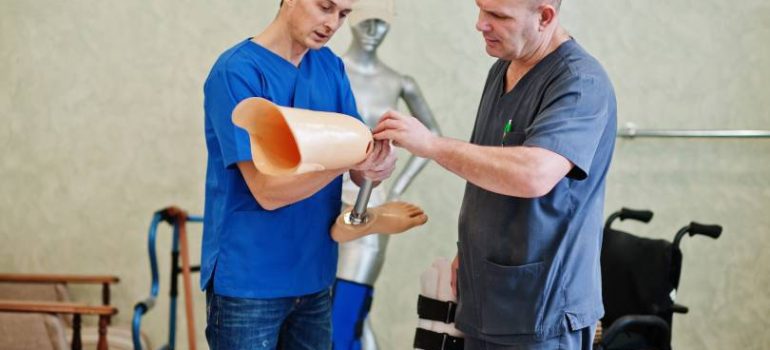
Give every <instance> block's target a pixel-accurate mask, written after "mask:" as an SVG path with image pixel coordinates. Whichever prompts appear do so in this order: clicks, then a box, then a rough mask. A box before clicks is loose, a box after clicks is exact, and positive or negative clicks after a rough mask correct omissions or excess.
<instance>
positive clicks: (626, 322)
mask: <svg viewBox="0 0 770 350" xmlns="http://www.w3.org/2000/svg"><path fill="white" fill-rule="evenodd" d="M633 326H642V327H650V328H655V329H658V330H660V331H661V332H662V334H663V338H664V341H665V342H666V344H665V346H669V344H671V329H670V328H669V326H668V323H666V321H664V320H663V319H662V318H660V317H658V316H652V315H626V316H623V317H621V318H618V319H617V320H615V322H613V323H612V325H611V326H610V328H607V329H605V330H604V334H603V337H602V341H601V344H602V346H606V345H608V344H611V343H612V341H613V340H614V339H615V338H616V337H617V336H618V335H620V334H621V333H623V332H624V331H626V330H628V329H629V328H630V327H633Z"/></svg>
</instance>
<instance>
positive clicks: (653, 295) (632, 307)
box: [595, 208, 722, 350]
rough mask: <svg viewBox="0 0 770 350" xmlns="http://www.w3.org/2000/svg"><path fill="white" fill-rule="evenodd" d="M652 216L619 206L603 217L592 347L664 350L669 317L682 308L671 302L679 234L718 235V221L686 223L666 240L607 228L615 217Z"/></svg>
mask: <svg viewBox="0 0 770 350" xmlns="http://www.w3.org/2000/svg"><path fill="white" fill-rule="evenodd" d="M652 216H653V213H652V212H651V211H649V210H633V209H627V208H623V209H621V210H620V211H618V212H615V213H613V214H611V215H610V216H609V217H608V218H607V221H606V223H605V226H604V237H603V241H602V252H601V269H602V296H603V298H604V309H605V316H604V318H603V319H602V321H601V322H602V325H603V327H604V331H603V333H602V337H601V339H597V340H598V342H596V344H595V348H596V349H599V350H632V349H634V350H641V349H645V350H647V349H659V350H670V349H671V325H672V321H673V315H674V314H675V313H678V314H686V313H687V312H688V308H687V307H686V306H683V305H680V304H677V303H676V302H675V299H676V293H677V289H678V288H679V278H680V276H681V273H682V251H681V249H680V245H681V241H682V238H683V237H684V236H685V235H689V236H691V237H692V236H695V235H704V236H707V237H711V238H713V239H717V238H719V236H720V235H721V234H722V227H721V226H719V225H703V224H699V223H697V222H691V223H690V224H689V225H687V226H684V227H682V228H681V229H680V230H679V231H678V232H677V233H676V235H675V236H674V240H673V242H669V241H667V240H664V239H650V238H643V237H638V236H635V235H632V234H630V233H627V232H623V231H619V230H615V229H613V228H612V223H613V222H614V221H615V220H617V219H620V220H621V221H623V220H626V219H630V220H636V221H641V222H644V223H648V222H650V220H651V219H652Z"/></svg>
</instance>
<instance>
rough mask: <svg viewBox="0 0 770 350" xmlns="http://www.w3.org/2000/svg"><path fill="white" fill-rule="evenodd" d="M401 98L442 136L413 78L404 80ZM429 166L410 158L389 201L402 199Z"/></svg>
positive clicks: (429, 126) (416, 115)
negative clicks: (415, 179)
mask: <svg viewBox="0 0 770 350" xmlns="http://www.w3.org/2000/svg"><path fill="white" fill-rule="evenodd" d="M401 98H402V99H404V102H405V103H406V107H407V108H408V109H409V112H410V113H411V114H412V115H413V116H414V117H415V118H417V120H419V121H420V122H421V123H422V124H423V125H425V126H426V127H427V128H428V130H430V132H431V133H433V134H434V135H437V136H441V130H440V129H439V126H438V123H436V119H435V118H434V117H433V112H432V111H431V110H430V107H429V106H428V103H427V101H426V100H425V98H424V97H423V95H422V91H421V90H420V87H419V86H418V85H417V82H416V81H415V80H414V79H413V78H412V77H409V76H404V77H403V78H402V89H401ZM427 164H428V159H425V158H420V157H416V156H411V157H409V160H408V161H407V163H406V165H405V166H404V169H403V170H402V171H401V173H400V174H398V177H396V180H395V182H394V183H393V186H392V187H391V189H390V192H389V193H388V200H394V199H397V198H398V197H400V196H401V195H402V194H403V193H404V192H405V191H406V188H407V187H409V185H410V184H411V183H412V180H414V178H415V177H416V176H417V174H419V173H420V171H422V169H423V168H425V166H426V165H427Z"/></svg>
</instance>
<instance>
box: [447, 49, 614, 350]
mask: <svg viewBox="0 0 770 350" xmlns="http://www.w3.org/2000/svg"><path fill="white" fill-rule="evenodd" d="M509 64H510V62H506V61H498V62H497V63H495V65H494V66H493V67H492V69H491V70H490V74H489V77H488V78H487V83H486V86H485V88H484V93H483V96H482V100H481V104H480V107H479V112H478V117H477V119H476V125H475V127H474V131H473V136H472V138H471V142H472V143H474V144H478V145H484V146H495V147H517V146H526V147H539V148H544V149H547V150H550V151H552V152H555V153H557V154H560V155H562V156H563V157H565V158H567V159H568V160H569V161H570V162H572V163H573V164H574V168H573V169H572V170H571V171H570V173H569V174H567V176H566V177H565V178H564V179H562V180H561V181H559V182H558V183H557V184H556V186H555V187H554V188H553V190H552V191H551V192H550V193H548V194H546V195H544V196H542V197H539V198H517V197H512V196H505V195H501V194H497V193H493V192H490V191H487V190H484V189H483V188H480V187H478V186H476V185H474V184H472V183H468V184H467V187H466V190H465V196H464V198H463V205H462V209H461V211H460V220H459V234H460V240H459V243H458V255H459V257H460V267H459V271H458V285H459V287H458V293H459V296H458V304H459V305H458V310H457V317H456V324H457V327H458V328H459V329H460V330H462V331H463V332H465V333H466V334H467V335H470V336H473V337H475V338H480V339H484V340H487V341H490V342H495V343H504V344H514V343H527V342H534V341H538V340H542V339H546V338H550V337H554V336H558V335H561V334H563V333H565V332H568V331H575V330H578V329H582V328H584V327H587V326H591V325H594V324H596V321H597V320H598V319H599V318H600V317H601V316H602V314H603V312H604V309H603V306H602V294H601V273H600V268H599V257H600V250H601V242H602V219H603V206H604V188H605V179H606V175H607V170H608V168H609V165H610V159H611V158H612V152H613V149H614V144H615V132H616V102H615V94H614V91H613V88H612V84H611V83H610V80H609V78H608V77H607V74H606V73H605V72H604V70H603V69H602V67H601V65H600V64H599V62H597V61H596V60H595V59H594V58H593V57H591V56H590V55H589V54H588V53H586V52H585V51H584V50H583V49H582V48H581V47H580V45H578V44H577V42H575V41H574V40H570V41H567V42H565V43H564V44H562V45H561V46H560V47H559V48H558V49H557V50H556V51H554V52H553V53H551V54H550V55H548V56H546V57H545V58H544V59H543V60H542V61H540V62H539V63H538V64H537V65H535V67H533V68H532V69H531V70H530V71H529V72H528V73H527V74H526V75H525V76H524V77H522V78H521V80H520V81H519V82H518V83H517V84H516V86H515V87H514V89H513V90H511V91H510V92H507V93H506V92H505V76H506V71H507V69H508V66H509ZM509 121H510V130H509V132H505V129H506V125H507V124H508V123H509Z"/></svg>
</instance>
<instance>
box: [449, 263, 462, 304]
mask: <svg viewBox="0 0 770 350" xmlns="http://www.w3.org/2000/svg"><path fill="white" fill-rule="evenodd" d="M458 268H460V255H458V254H455V258H454V259H452V267H451V269H452V294H454V296H455V298H457V269H458Z"/></svg>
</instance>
